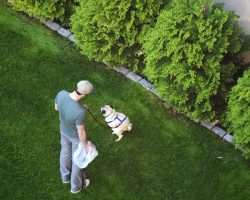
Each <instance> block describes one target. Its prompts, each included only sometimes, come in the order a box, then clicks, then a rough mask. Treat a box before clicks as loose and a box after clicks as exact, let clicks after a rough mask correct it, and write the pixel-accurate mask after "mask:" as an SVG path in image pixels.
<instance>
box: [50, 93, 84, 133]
mask: <svg viewBox="0 0 250 200" xmlns="http://www.w3.org/2000/svg"><path fill="white" fill-rule="evenodd" d="M55 103H56V104H57V107H58V111H59V116H60V132H61V134H63V135H66V136H69V137H71V138H79V136H78V133H77V128H76V125H84V123H85V113H86V112H85V109H84V107H83V106H82V105H81V104H80V103H79V101H76V100H74V99H72V98H71V97H70V96H69V92H67V91H66V90H62V91H60V92H59V93H58V94H57V96H56V99H55Z"/></svg>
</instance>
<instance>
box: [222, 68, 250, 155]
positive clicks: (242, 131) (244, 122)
mask: <svg viewBox="0 0 250 200" xmlns="http://www.w3.org/2000/svg"><path fill="white" fill-rule="evenodd" d="M249 119H250V70H248V71H246V72H245V73H244V75H243V77H242V78H240V79H238V82H237V85H235V86H234V87H233V89H232V91H231V92H230V94H229V102H228V107H227V113H226V120H227V122H228V124H229V127H230V128H231V130H232V131H233V134H234V140H235V145H236V147H237V148H240V149H242V150H243V152H244V156H245V157H247V158H249V157H250V120H249Z"/></svg>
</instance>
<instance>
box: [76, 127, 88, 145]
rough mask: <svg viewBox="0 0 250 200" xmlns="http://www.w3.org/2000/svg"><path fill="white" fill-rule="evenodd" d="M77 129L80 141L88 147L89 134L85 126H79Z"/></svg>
mask: <svg viewBox="0 0 250 200" xmlns="http://www.w3.org/2000/svg"><path fill="white" fill-rule="evenodd" d="M76 127H77V132H78V136H79V139H80V141H81V142H82V144H83V145H84V146H85V147H87V133H86V129H85V125H80V126H78V125H77V126H76Z"/></svg>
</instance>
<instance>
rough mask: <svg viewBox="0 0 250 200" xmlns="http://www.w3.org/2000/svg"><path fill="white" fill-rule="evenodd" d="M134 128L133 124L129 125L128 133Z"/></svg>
mask: <svg viewBox="0 0 250 200" xmlns="http://www.w3.org/2000/svg"><path fill="white" fill-rule="evenodd" d="M132 128H133V124H132V123H130V124H129V125H128V131H131V130H132Z"/></svg>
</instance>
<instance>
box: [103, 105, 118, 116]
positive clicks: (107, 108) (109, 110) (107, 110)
mask: <svg viewBox="0 0 250 200" xmlns="http://www.w3.org/2000/svg"><path fill="white" fill-rule="evenodd" d="M112 112H115V110H114V109H113V107H112V106H110V105H105V106H103V107H101V113H102V115H103V116H104V117H106V116H109V115H110V114H111V113H112Z"/></svg>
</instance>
